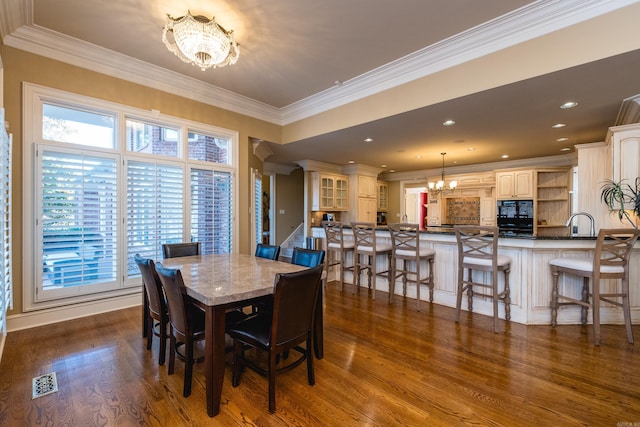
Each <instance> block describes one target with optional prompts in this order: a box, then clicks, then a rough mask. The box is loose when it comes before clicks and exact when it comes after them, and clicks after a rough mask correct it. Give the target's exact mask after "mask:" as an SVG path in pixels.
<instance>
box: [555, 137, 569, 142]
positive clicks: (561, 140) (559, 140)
mask: <svg viewBox="0 0 640 427" xmlns="http://www.w3.org/2000/svg"><path fill="white" fill-rule="evenodd" d="M568 140H569V138H567V137H562V138H558V139H556V141H558V142H564V141H568Z"/></svg>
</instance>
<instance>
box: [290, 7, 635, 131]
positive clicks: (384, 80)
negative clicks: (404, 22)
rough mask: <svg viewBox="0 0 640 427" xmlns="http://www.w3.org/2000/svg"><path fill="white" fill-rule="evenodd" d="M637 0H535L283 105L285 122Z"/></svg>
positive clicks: (437, 70) (337, 105) (369, 94)
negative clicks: (338, 83) (535, 0)
mask: <svg viewBox="0 0 640 427" xmlns="http://www.w3.org/2000/svg"><path fill="white" fill-rule="evenodd" d="M634 3H637V0H614V1H603V0H563V1H556V0H539V1H537V2H534V3H531V4H529V5H526V6H524V7H522V8H520V9H517V10H515V11H513V12H511V13H508V14H505V15H503V16H500V17H498V18H495V19H493V20H491V21H488V22H486V23H483V24H481V25H478V26H476V27H474V28H471V29H469V30H467V31H464V32H462V33H459V34H457V35H455V36H452V37H450V38H448V39H445V40H442V41H441V42H438V43H435V44H433V45H431V46H427V47H425V48H423V49H421V50H418V51H416V52H413V53H411V54H409V55H407V56H405V57H403V58H400V59H397V60H395V61H392V62H390V63H388V64H385V65H383V66H381V67H378V68H376V69H374V70H371V71H369V72H367V73H364V74H362V75H360V76H358V77H355V78H353V79H351V80H348V81H346V82H343V83H342V84H340V85H339V86H334V87H331V88H329V89H326V90H325V91H322V92H319V93H317V94H315V95H312V96H310V97H308V98H305V99H302V100H300V101H298V102H295V103H292V104H290V105H288V106H286V107H284V108H283V109H282V122H283V124H285V125H287V124H290V123H293V122H296V121H298V120H302V119H305V118H308V117H311V116H314V115H316V114H319V113H322V112H325V111H328V110H331V109H333V108H337V107H340V106H341V105H345V104H348V103H350V102H353V101H357V100H359V99H362V98H365V97H367V96H371V95H373V94H376V93H378V92H381V91H384V90H387V89H391V88H393V87H396V86H399V85H402V84H404V83H408V82H410V81H413V80H416V79H419V78H422V77H425V76H428V75H431V74H434V73H437V72H439V71H442V70H444V69H447V68H450V67H453V66H456V65H460V64H462V63H465V62H468V61H471V60H473V59H477V58H480V57H482V56H485V55H488V54H491V53H494V52H497V51H499V50H503V49H505V48H508V47H511V46H514V45H516V44H519V43H522V42H525V41H527V40H531V39H534V38H536V37H540V36H543V35H545V34H548V33H551V32H554V31H558V30H560V29H563V28H566V27H568V26H571V25H574V24H577V23H580V22H582V21H586V20H588V19H591V18H594V17H597V16H599V15H602V14H605V13H608V12H612V11H614V10H617V9H619V8H622V7H625V6H628V5H631V4H634Z"/></svg>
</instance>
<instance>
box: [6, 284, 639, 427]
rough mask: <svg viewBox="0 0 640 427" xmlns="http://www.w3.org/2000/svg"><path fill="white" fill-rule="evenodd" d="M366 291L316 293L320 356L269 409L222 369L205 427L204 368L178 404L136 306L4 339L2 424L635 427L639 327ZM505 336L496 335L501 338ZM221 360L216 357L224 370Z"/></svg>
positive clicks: (249, 378) (258, 387) (253, 382)
mask: <svg viewBox="0 0 640 427" xmlns="http://www.w3.org/2000/svg"><path fill="white" fill-rule="evenodd" d="M369 292H370V291H367V290H366V289H362V290H361V291H360V292H359V293H357V294H355V295H353V294H352V293H351V288H350V286H346V287H345V292H344V293H341V292H340V291H339V289H338V288H337V286H336V284H334V283H330V284H329V285H328V286H327V288H326V291H325V357H324V359H323V360H319V361H316V364H315V371H316V385H315V386H313V387H311V386H309V385H308V384H307V382H306V369H305V368H304V365H303V366H300V367H298V368H296V369H294V370H293V371H290V372H288V373H285V374H283V375H281V376H279V377H278V379H277V411H276V413H275V414H269V412H268V410H267V381H266V379H265V378H263V377H260V376H259V375H258V374H256V373H255V372H253V371H248V370H247V371H246V372H245V373H244V374H243V376H242V382H241V384H240V386H239V387H237V388H233V387H232V386H231V369H230V366H228V367H227V370H226V377H225V383H224V389H223V393H222V399H223V402H222V407H221V412H220V414H219V415H218V416H217V417H215V418H209V417H208V416H207V413H206V406H205V390H204V369H203V365H202V364H199V365H196V367H195V369H194V378H193V380H194V381H193V392H192V394H191V396H190V397H188V398H184V397H182V380H183V372H184V365H183V364H182V362H179V361H177V362H176V373H175V374H174V375H171V376H169V375H167V367H166V365H165V366H158V363H157V361H158V340H157V338H156V339H155V340H154V346H153V349H152V350H151V351H147V350H146V345H145V341H144V340H143V338H142V335H141V326H140V325H141V318H140V316H141V310H140V308H132V309H126V310H121V311H117V312H112V313H106V314H101V315H97V316H93V317H90V318H82V319H77V320H72V321H68V322H63V323H58V324H53V325H49V326H43V327H38V328H33V329H29V330H24V331H17V332H11V333H9V335H8V337H7V341H6V345H5V350H4V355H3V358H2V362H1V363H0V425H2V426H116V425H117V426H133V425H149V426H183V425H184V426H204V425H225V426H229V425H265V426H270V425H272V426H288V425H303V426H310V425H318V426H333V425H336V426H338V425H339V426H362V425H370V426H373V425H375V426H397V425H403V426H427V425H428V426H438V425H447V426H450V425H474V426H485V425H489V426H572V425H593V426H617V427H619V426H627V425H629V426H632V425H634V423H636V424H635V425H640V328H639V327H638V326H634V333H635V336H636V340H638V343H636V344H635V345H630V344H627V342H626V335H625V331H624V326H622V325H611V326H607V325H605V326H603V330H602V345H601V346H600V347H596V346H594V345H593V343H592V338H591V333H592V331H591V327H590V326H588V327H581V326H577V325H576V326H573V325H571V326H558V328H557V329H555V330H553V329H552V328H551V327H550V326H523V325H519V324H515V323H512V324H510V325H507V324H506V323H505V322H504V321H503V322H501V326H502V327H503V328H506V332H501V333H498V334H494V333H493V332H492V320H491V318H490V317H487V316H482V315H472V316H467V314H466V313H464V314H463V316H462V321H461V323H460V324H456V323H455V322H454V310H453V309H451V308H448V307H443V306H440V305H429V304H428V303H423V304H422V309H423V311H421V312H416V310H415V301H414V300H406V301H405V300H403V298H401V297H396V298H395V303H394V304H393V305H388V304H387V299H386V294H382V293H381V294H379V295H378V298H377V299H376V300H375V301H373V300H372V299H371V298H370V296H369V295H368V294H369ZM503 330H504V329H503ZM229 362H230V359H229V360H228V363H229ZM49 372H56V375H57V379H58V387H59V391H58V392H56V393H53V394H50V395H47V396H42V397H39V398H37V399H33V400H32V398H31V393H32V390H31V380H32V378H33V377H36V376H39V375H42V374H46V373H49Z"/></svg>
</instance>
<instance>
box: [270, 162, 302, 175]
mask: <svg viewBox="0 0 640 427" xmlns="http://www.w3.org/2000/svg"><path fill="white" fill-rule="evenodd" d="M296 169H300V166H292V165H285V164H282V163H272V162H264V163H263V164H262V173H263V174H264V175H291V172H293V171H294V170H296Z"/></svg>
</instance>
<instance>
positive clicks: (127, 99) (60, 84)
mask: <svg viewBox="0 0 640 427" xmlns="http://www.w3.org/2000/svg"><path fill="white" fill-rule="evenodd" d="M0 58H1V60H2V65H3V75H4V76H3V77H4V80H3V92H4V100H3V101H4V107H5V109H6V118H5V120H7V121H8V122H9V125H10V129H9V132H11V133H13V141H14V149H13V177H12V180H13V186H12V188H13V197H14V199H13V203H14V212H13V230H14V231H13V251H14V254H16V256H15V257H14V270H13V274H14V305H13V307H14V310H12V311H11V312H10V313H9V315H12V314H17V313H21V312H22V295H23V293H22V287H23V283H22V268H23V265H22V257H21V256H20V254H22V251H23V248H24V246H25V245H31V244H32V242H23V241H22V231H23V224H22V216H23V215H22V203H23V200H22V194H23V191H22V174H23V170H22V169H23V168H22V149H23V141H22V96H21V94H22V82H29V83H34V84H38V85H42V86H47V87H51V88H55V89H60V90H64V91H68V92H73V93H78V94H81V95H86V96H90V97H94V98H98V99H102V100H106V101H111V102H117V103H120V104H124V105H128V106H132V107H136V108H141V109H145V110H152V109H154V110H159V111H160V112H162V113H163V114H167V115H171V116H175V117H181V118H184V119H188V120H193V121H196V122H201V123H206V124H209V125H213V126H218V127H222V128H226V129H231V130H235V131H238V132H239V151H240V153H239V171H238V172H239V173H238V183H239V197H240V199H239V212H238V216H239V233H240V235H239V251H240V252H243V253H248V251H249V248H250V241H251V240H250V239H251V236H250V230H251V221H250V216H249V206H250V205H249V204H250V203H251V201H252V199H251V194H250V190H249V189H250V187H249V183H250V171H251V169H250V168H252V167H253V168H257V169H259V170H262V162H261V161H260V160H259V159H258V158H257V157H256V156H254V155H253V149H252V145H251V142H250V141H249V137H255V138H260V139H264V140H268V141H276V142H279V141H280V138H281V132H282V130H281V127H280V126H277V125H274V124H271V123H267V122H264V121H261V120H256V119H253V118H250V117H247V116H243V115H241V114H237V113H234V112H230V111H227V110H223V109H220V108H216V107H213V106H211V105H207V104H202V103H200V102H195V101H192V100H190V99H188V97H179V96H176V95H172V94H169V93H166V92H162V91H159V90H155V89H151V88H148V87H145V86H142V85H138V84H134V83H130V82H127V81H124V80H120V79H117V78H114V77H109V76H106V75H103V74H99V73H96V72H92V71H88V70H86V69H83V68H79V67H75V66H71V65H68V64H64V63H62V62H58V61H54V60H51V59H47V58H44V57H41V56H37V55H33V54H30V53H28V52H25V51H22V50H18V49H13V48H10V47H7V46H2V47H0Z"/></svg>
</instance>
